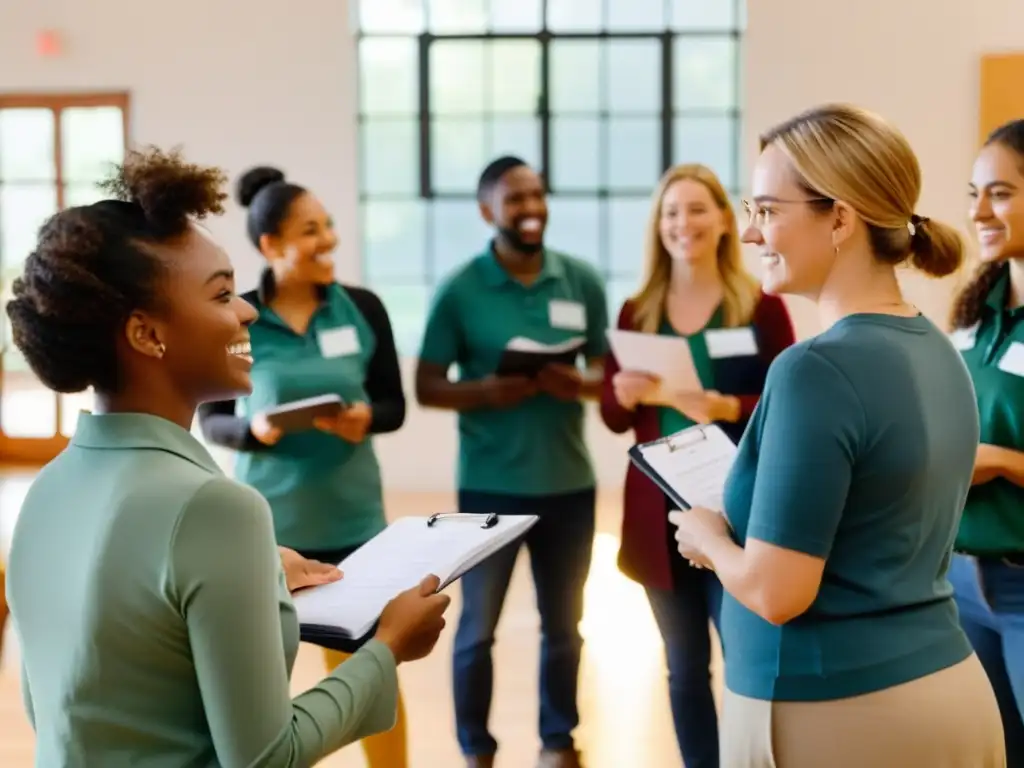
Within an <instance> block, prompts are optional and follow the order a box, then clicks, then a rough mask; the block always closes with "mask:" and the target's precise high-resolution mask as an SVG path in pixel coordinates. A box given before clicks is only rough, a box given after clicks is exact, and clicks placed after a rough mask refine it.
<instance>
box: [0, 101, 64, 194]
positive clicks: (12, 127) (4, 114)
mask: <svg viewBox="0 0 1024 768" xmlns="http://www.w3.org/2000/svg"><path fill="white" fill-rule="evenodd" d="M54 130H55V127H54V117H53V111H52V110H49V109H4V110H0V179H3V180H4V181H7V182H10V181H52V180H53V179H55V178H56V177H57V169H56V167H55V165H56V161H55V160H54V157H53V133H54Z"/></svg>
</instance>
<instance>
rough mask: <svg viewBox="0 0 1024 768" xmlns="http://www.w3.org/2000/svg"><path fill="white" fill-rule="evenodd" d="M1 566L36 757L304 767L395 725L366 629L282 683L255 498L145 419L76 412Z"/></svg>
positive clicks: (263, 528) (267, 530) (281, 654)
mask: <svg viewBox="0 0 1024 768" xmlns="http://www.w3.org/2000/svg"><path fill="white" fill-rule="evenodd" d="M7 577H8V581H7V590H8V597H9V600H10V604H11V610H12V615H13V618H14V625H15V627H16V630H17V632H18V635H19V640H20V645H21V648H22V654H23V665H24V668H23V676H22V678H23V690H24V693H25V704H26V709H27V712H28V715H29V719H30V721H31V722H32V724H33V726H34V728H35V730H36V734H37V742H36V758H35V759H36V765H38V766H40V768H42V766H47V767H49V766H86V765H88V766H93V765H95V766H103V768H121V767H122V766H124V767H125V768H127V767H128V766H147V767H148V768H180V767H181V766H185V765H188V766H196V768H199V767H200V766H202V767H203V768H215V767H216V766H251V767H256V766H260V767H265V768H272V767H277V766H281V767H283V766H289V767H291V766H295V767H296V768H298V767H300V766H302V767H303V768H304V767H305V766H309V765H312V764H314V763H316V762H317V761H319V760H320V759H321V758H323V757H324V756H325V755H327V754H329V753H331V752H333V751H335V750H337V749H339V748H340V747H342V746H343V745H345V744H348V743H351V742H353V741H356V740H358V739H361V738H363V737H365V736H367V735H369V734H372V733H377V732H381V731H384V730H386V729H388V728H390V727H391V726H392V725H393V724H394V720H395V711H396V701H397V676H396V670H395V661H394V658H393V657H392V655H391V652H390V651H389V650H388V649H387V648H386V647H385V646H383V645H382V644H380V643H378V642H371V643H370V644H368V645H367V646H365V647H364V648H363V649H362V650H360V651H359V652H358V653H356V654H355V656H354V657H353V658H352V659H351V660H350V661H348V662H346V663H345V664H344V665H343V666H341V667H338V668H337V669H336V670H334V671H333V672H332V673H331V674H330V675H328V676H327V677H326V678H325V679H324V680H323V681H321V682H320V684H319V685H317V686H315V687H314V688H313V689H311V690H310V691H309V692H307V693H304V694H303V695H301V696H299V697H298V698H297V699H295V700H294V701H293V700H291V699H290V695H289V679H288V678H289V675H290V674H291V670H292V666H293V664H294V662H295V657H296V653H297V651H298V646H299V627H298V623H297V620H296V615H295V611H294V607H293V604H292V601H291V597H290V596H289V594H288V591H287V588H286V587H285V582H284V576H283V573H282V570H281V562H280V558H279V555H278V551H277V545H276V542H275V540H274V532H273V527H272V523H271V519H270V510H269V508H268V506H267V503H266V501H264V499H263V498H262V497H261V496H260V495H259V494H258V493H257V492H256V491H254V490H253V489H251V488H248V487H246V486H244V485H242V484H240V483H237V482H235V481H233V480H231V479H229V478H227V477H225V476H224V475H223V473H222V472H221V471H220V470H219V469H218V467H217V465H216V464H215V462H214V461H213V459H212V458H211V457H210V455H209V453H208V452H207V451H206V449H205V448H204V447H203V446H202V445H201V444H200V443H199V442H198V441H197V440H196V439H195V438H194V437H193V436H192V435H191V434H190V433H189V432H188V431H187V430H185V429H182V428H181V427H179V426H177V425H176V424H173V423H171V422H169V421H166V420H164V419H161V418H159V417H156V416H150V415H145V414H112V415H101V416H94V415H91V414H85V413H83V414H82V415H81V417H80V418H79V420H78V426H77V429H76V431H75V435H74V437H73V438H72V439H71V444H70V446H69V447H68V448H67V449H66V450H65V451H64V452H63V453H62V454H61V455H60V456H58V457H57V458H56V459H55V460H54V461H52V462H51V463H50V464H49V465H47V466H46V467H45V468H44V469H43V470H42V472H40V474H39V476H38V477H37V479H36V480H35V482H34V483H33V484H32V487H31V489H30V490H29V493H28V495H27V497H26V499H25V502H24V504H23V506H22V509H21V515H20V517H19V519H18V523H17V526H16V527H15V531H14V539H13V542H12V547H11V554H10V561H9V564H8V574H7Z"/></svg>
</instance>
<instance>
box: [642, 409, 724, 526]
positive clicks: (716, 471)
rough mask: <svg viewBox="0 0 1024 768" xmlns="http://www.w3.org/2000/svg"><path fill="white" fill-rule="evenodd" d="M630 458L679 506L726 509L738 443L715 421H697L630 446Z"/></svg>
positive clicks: (684, 507)
mask: <svg viewBox="0 0 1024 768" xmlns="http://www.w3.org/2000/svg"><path fill="white" fill-rule="evenodd" d="M629 458H630V461H632V462H633V464H634V465H636V467H637V469H639V470H640V471H641V472H642V473H643V474H644V475H645V476H646V477H648V478H649V479H650V480H651V482H653V483H654V484H655V485H656V486H658V488H659V489H660V490H661V492H662V493H664V494H665V496H666V497H667V498H668V499H669V501H671V502H672V503H673V504H675V506H676V507H677V508H678V509H681V510H687V509H692V508H693V507H695V506H701V507H709V508H711V509H716V510H717V511H720V512H721V511H723V510H722V507H723V501H722V496H723V495H724V490H725V481H726V479H727V477H728V474H729V470H730V469H731V468H732V463H733V461H734V460H735V458H736V444H735V443H734V442H733V441H732V440H731V439H730V438H729V436H728V435H726V433H725V432H724V431H722V428H721V427H719V426H718V425H716V424H697V425H695V426H692V427H687V428H686V429H683V430H680V431H679V432H676V433H674V434H671V435H666V436H665V437H661V438H658V439H657V440H652V441H650V442H647V443H639V444H637V445H634V446H633V447H632V448H630V449H629Z"/></svg>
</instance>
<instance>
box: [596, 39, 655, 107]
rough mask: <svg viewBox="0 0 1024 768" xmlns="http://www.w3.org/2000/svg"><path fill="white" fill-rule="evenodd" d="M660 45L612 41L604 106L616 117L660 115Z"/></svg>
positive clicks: (607, 66)
mask: <svg viewBox="0 0 1024 768" xmlns="http://www.w3.org/2000/svg"><path fill="white" fill-rule="evenodd" d="M661 68H662V67H661V43H660V42H658V41H650V40H617V41H609V42H608V47H607V64H606V67H605V70H606V71H607V73H608V80H607V83H608V91H607V94H606V101H605V104H606V106H607V108H608V109H609V111H611V112H615V113H623V112H639V113H645V114H657V113H658V112H659V111H660V110H661Z"/></svg>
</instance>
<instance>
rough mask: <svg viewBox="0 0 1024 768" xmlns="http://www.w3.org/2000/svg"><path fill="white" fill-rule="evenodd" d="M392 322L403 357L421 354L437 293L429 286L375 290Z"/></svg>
mask: <svg viewBox="0 0 1024 768" xmlns="http://www.w3.org/2000/svg"><path fill="white" fill-rule="evenodd" d="M375 291H376V293H377V295H378V296H380V300H381V301H382V302H384V308H385V309H387V311H388V317H389V318H390V319H391V328H392V330H393V331H394V334H395V346H396V347H398V354H399V355H401V356H403V357H414V356H416V355H417V354H419V350H420V343H421V342H422V341H423V324H424V321H425V320H426V319H427V311H428V309H429V307H430V304H429V301H430V297H431V295H432V294H433V291H432V290H431V289H430V288H429V287H428V286H427V285H426V284H425V283H422V284H418V285H381V286H378V287H377V288H375Z"/></svg>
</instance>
